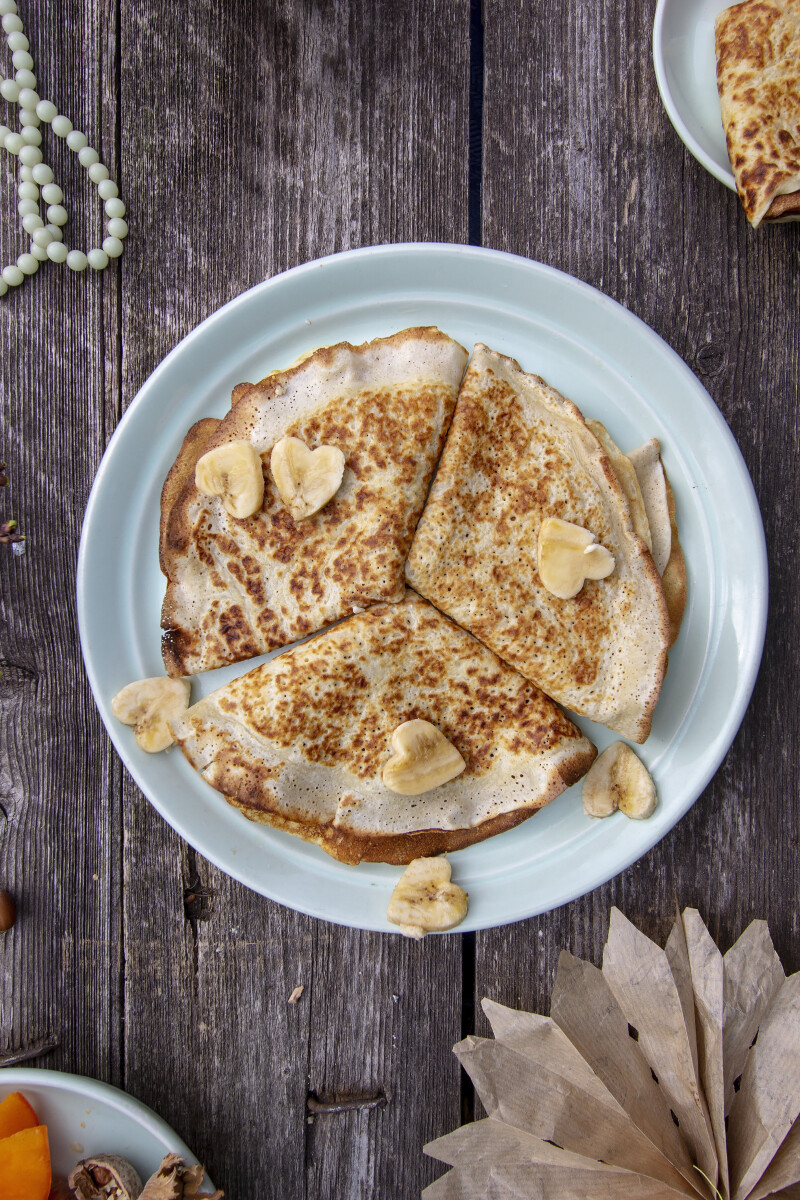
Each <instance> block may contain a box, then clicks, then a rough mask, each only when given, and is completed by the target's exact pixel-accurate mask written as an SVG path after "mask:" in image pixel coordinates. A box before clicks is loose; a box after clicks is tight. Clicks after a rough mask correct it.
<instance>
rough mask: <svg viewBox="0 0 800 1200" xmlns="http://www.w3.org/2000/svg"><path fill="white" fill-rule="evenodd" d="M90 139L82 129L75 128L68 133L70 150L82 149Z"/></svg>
mask: <svg viewBox="0 0 800 1200" xmlns="http://www.w3.org/2000/svg"><path fill="white" fill-rule="evenodd" d="M88 141H89V139H88V138H87V136H86V134H85V133H81V131H80V129H73V131H72V133H68V134H67V145H68V146H69V148H70V150H78V151H80V150H82V149H83V147H84V146H86V145H87V144H88Z"/></svg>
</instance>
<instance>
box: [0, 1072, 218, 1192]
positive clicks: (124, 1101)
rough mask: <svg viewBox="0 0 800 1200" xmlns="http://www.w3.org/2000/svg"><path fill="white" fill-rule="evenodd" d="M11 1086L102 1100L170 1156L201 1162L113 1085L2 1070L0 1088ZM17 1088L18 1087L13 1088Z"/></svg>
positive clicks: (79, 1077) (152, 1115)
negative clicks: (163, 1145) (154, 1139)
mask: <svg viewBox="0 0 800 1200" xmlns="http://www.w3.org/2000/svg"><path fill="white" fill-rule="evenodd" d="M9 1081H10V1083H11V1085H12V1087H11V1091H12V1092H15V1091H23V1090H24V1089H25V1088H26V1087H44V1088H45V1089H49V1090H52V1091H56V1092H64V1093H66V1094H68V1095H73V1096H82V1097H85V1098H87V1099H89V1100H100V1101H102V1102H103V1103H105V1104H107V1105H109V1106H110V1107H111V1108H114V1109H116V1110H117V1112H119V1113H121V1114H122V1115H123V1116H125V1117H128V1118H129V1119H131V1120H132V1121H134V1122H135V1123H136V1124H137V1125H139V1126H141V1127H142V1128H143V1129H146V1130H147V1132H148V1133H151V1134H153V1135H154V1136H155V1137H157V1138H160V1140H161V1141H163V1142H164V1143H166V1144H167V1145H168V1146H170V1147H171V1149H170V1150H169V1151H168V1153H175V1154H180V1156H181V1157H182V1158H184V1159H186V1160H188V1162H189V1164H190V1165H191V1164H193V1163H197V1162H199V1161H200V1160H199V1159H198V1158H197V1155H196V1154H195V1153H194V1152H193V1151H192V1150H190V1149H189V1147H188V1146H187V1145H186V1142H184V1140H183V1138H182V1137H180V1136H179V1135H178V1134H177V1133H176V1132H175V1130H174V1129H173V1128H172V1126H171V1125H169V1124H168V1123H167V1122H166V1121H165V1120H164V1118H163V1117H160V1116H159V1115H158V1113H157V1112H155V1111H154V1110H153V1109H152V1108H150V1107H149V1105H147V1104H145V1103H144V1101H143V1100H138V1099H137V1098H136V1097H135V1096H132V1095H131V1094H130V1092H126V1091H123V1089H122V1088H118V1087H116V1085H115V1084H113V1083H104V1082H103V1080H101V1079H94V1078H92V1076H91V1075H77V1074H74V1073H73V1072H71V1071H56V1070H54V1069H53V1068H52V1067H0V1087H4V1086H5V1084H6V1083H7V1082H9ZM14 1085H16V1086H14ZM204 1184H207V1185H208V1186H209V1187H210V1188H212V1190H213V1188H214V1184H213V1183H212V1182H211V1180H210V1179H209V1178H208V1177H206V1179H205V1180H204Z"/></svg>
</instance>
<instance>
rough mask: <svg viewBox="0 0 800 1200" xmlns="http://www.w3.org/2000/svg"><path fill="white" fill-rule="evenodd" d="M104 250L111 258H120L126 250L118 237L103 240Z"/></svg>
mask: <svg viewBox="0 0 800 1200" xmlns="http://www.w3.org/2000/svg"><path fill="white" fill-rule="evenodd" d="M103 249H104V250H105V252H106V254H107V255H108V257H109V258H119V256H120V254H122V251H123V250H124V249H125V247H124V246H123V244H122V242H121V241H120V240H119V238H118V237H107V238H103Z"/></svg>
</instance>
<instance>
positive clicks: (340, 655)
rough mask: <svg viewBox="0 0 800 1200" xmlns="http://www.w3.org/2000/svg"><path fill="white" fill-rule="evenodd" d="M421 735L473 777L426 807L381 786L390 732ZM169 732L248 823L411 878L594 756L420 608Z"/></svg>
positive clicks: (384, 616)
mask: <svg viewBox="0 0 800 1200" xmlns="http://www.w3.org/2000/svg"><path fill="white" fill-rule="evenodd" d="M410 720H424V721H429V722H431V723H432V724H433V725H435V726H436V727H437V728H438V729H439V730H440V731H441V732H442V733H443V734H444V736H445V737H446V738H447V739H448V740H449V741H450V742H451V743H452V744H453V745H454V746H455V747H456V749H457V750H458V751H459V752H460V754H461V755H462V756H463V758H464V759H465V761H466V768H465V770H464V771H463V772H462V773H461V774H460V775H458V776H457V777H456V778H454V779H451V780H450V781H449V782H447V783H444V784H442V785H441V786H439V787H436V788H433V789H431V790H430V791H427V792H424V793H422V794H420V795H416V796H408V795H398V794H396V793H394V792H392V791H390V790H389V789H388V788H387V787H386V786H385V785H384V784H383V782H382V777H381V771H382V767H383V766H384V764H385V763H386V761H387V760H388V759H389V758H390V757H391V756H392V754H393V750H392V742H391V736H392V733H393V731H394V730H395V729H396V728H397V726H398V725H400V724H402V723H403V722H405V721H410ZM172 729H173V732H174V735H175V739H176V741H177V742H178V744H179V745H180V747H181V749H182V750H183V752H184V754H185V755H186V757H187V758H188V759H189V762H190V763H191V764H192V765H193V766H194V767H195V768H196V769H197V770H198V771H200V772H201V774H202V776H203V778H204V779H205V780H206V781H207V782H208V783H210V784H211V786H212V787H215V788H217V789H218V790H219V791H220V792H222V793H223V795H225V797H226V798H227V799H228V800H229V801H230V803H231V804H233V805H235V806H236V807H237V808H239V809H241V811H242V812H243V813H244V814H245V815H246V816H247V817H250V818H251V819H252V820H255V821H260V822H263V823H265V824H268V825H272V826H274V827H275V828H278V829H284V830H287V831H289V832H291V833H295V834H298V835H299V836H300V837H302V838H305V839H306V840H307V841H310V842H316V843H318V844H319V845H320V846H322V848H323V849H324V850H326V851H327V852H328V853H329V854H331V855H333V857H334V858H338V859H340V860H341V861H343V862H348V863H357V862H360V861H361V860H362V859H363V860H367V861H372V862H390V863H406V862H410V861H411V860H412V859H414V858H420V857H425V856H427V855H431V854H438V853H441V852H442V851H446V850H457V849H460V848H461V847H463V846H467V845H470V844H471V843H473V842H477V841H481V840H482V839H484V838H486V837H489V836H490V835H492V834H495V833H499V832H501V831H503V830H505V829H509V828H511V827H512V826H514V825H517V824H519V822H521V821H523V820H525V818H526V817H529V816H530V815H531V814H532V813H534V812H536V810H537V809H539V808H541V807H542V806H543V805H544V804H547V803H548V802H549V801H550V800H552V799H553V797H554V796H557V795H559V793H560V792H562V791H563V790H564V789H565V788H566V787H568V786H569V785H570V784H571V783H574V782H575V781H576V780H577V779H579V778H580V777H581V776H582V775H583V774H585V772H586V771H587V770H588V768H589V766H590V765H591V763H592V761H593V759H594V757H595V753H596V752H595V749H594V747H593V746H592V744H591V742H589V741H588V740H587V739H586V738H585V737H583V736H582V734H581V732H580V730H578V729H577V728H576V727H575V726H574V725H573V724H572V722H571V721H570V720H569V719H568V718H567V717H566V716H565V715H564V713H562V712H561V711H560V709H558V708H557V706H556V705H555V704H553V703H552V702H551V701H550V700H549V699H548V698H547V697H546V696H544V695H542V693H541V692H540V691H539V690H538V689H537V688H536V687H535V686H534V685H533V684H531V683H530V682H529V681H528V680H526V679H523V677H522V676H521V675H519V674H518V673H517V672H516V671H513V670H511V668H510V667H508V666H507V665H506V664H505V663H503V662H501V661H500V659H499V658H497V656H496V655H495V654H493V653H492V652H491V651H490V650H488V649H487V648H486V647H485V646H482V645H481V644H480V643H479V642H477V641H476V640H475V639H474V638H473V637H471V636H470V634H469V633H466V632H465V631H464V630H463V629H459V628H458V626H456V625H454V624H453V623H452V622H451V621H449V620H448V619H447V618H446V617H444V616H442V614H441V613H439V612H437V610H436V609H435V608H433V607H432V606H431V605H430V604H428V603H426V601H424V600H422V599H421V598H420V597H419V596H416V595H414V593H413V592H408V593H407V594H406V596H405V598H404V599H403V601H402V602H401V603H399V604H388V605H380V606H378V607H376V608H372V609H370V610H369V611H368V612H365V613H362V614H359V615H357V616H353V617H351V618H350V619H349V620H347V621H344V622H342V623H341V624H339V625H337V626H336V627H335V628H333V629H330V630H327V631H325V632H324V633H321V634H320V635H319V636H318V637H316V638H313V639H312V640H311V641H309V642H306V643H305V644H304V645H302V646H298V647H294V648H292V649H290V650H287V651H286V652H285V653H284V654H281V655H280V656H279V657H277V658H275V659H273V660H272V661H270V662H267V663H265V664H263V665H262V666H259V667H257V668H255V670H253V671H250V672H248V673H247V674H246V675H243V676H241V677H240V678H239V679H237V680H235V681H234V682H233V683H230V684H228V685H227V686H225V687H222V688H220V689H219V690H218V691H216V692H214V693H212V694H211V695H210V696H208V697H206V699H204V700H201V701H200V702H199V703H198V704H195V705H194V706H193V707H192V708H190V709H188V710H187V712H186V713H185V714H184V715H183V716H182V717H181V718H180V719H179V720H177V721H175V722H173V724H172Z"/></svg>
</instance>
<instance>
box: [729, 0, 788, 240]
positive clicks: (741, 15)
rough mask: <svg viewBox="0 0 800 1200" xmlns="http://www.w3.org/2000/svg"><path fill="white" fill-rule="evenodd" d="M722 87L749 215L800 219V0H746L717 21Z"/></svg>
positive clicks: (738, 180) (732, 154)
mask: <svg viewBox="0 0 800 1200" xmlns="http://www.w3.org/2000/svg"><path fill="white" fill-rule="evenodd" d="M716 44H717V87H718V90H719V97H720V105H721V108H722V123H723V125H724V127H725V137H726V140H727V143H728V155H729V157H730V160H731V166H732V167H733V173H734V176H735V178H736V188H737V191H738V193H739V199H740V200H741V202H742V204H743V206H744V211H745V213H746V214H747V219H748V221H749V222H750V224H751V225H753V226H756V225H759V224H760V223H761V221H762V220H766V221H788V220H798V219H800V0H744V3H742V4H734V5H733V6H732V7H731V8H726V9H725V11H724V12H721V13H720V15H719V16H718V17H717V21H716Z"/></svg>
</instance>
